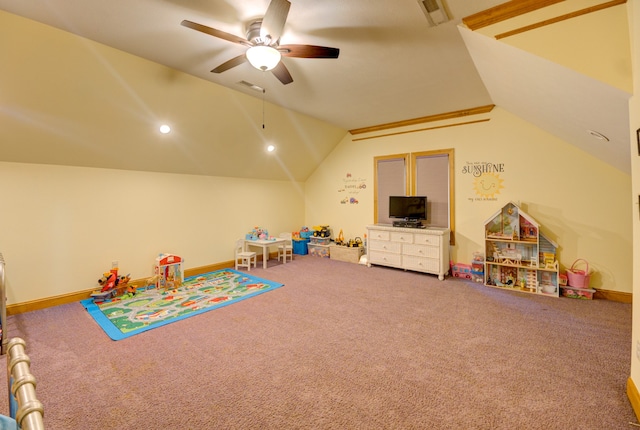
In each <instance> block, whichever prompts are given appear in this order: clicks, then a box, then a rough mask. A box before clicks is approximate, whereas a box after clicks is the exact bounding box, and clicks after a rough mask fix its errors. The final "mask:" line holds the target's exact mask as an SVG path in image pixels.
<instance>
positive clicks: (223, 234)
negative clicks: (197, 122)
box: [0, 162, 304, 304]
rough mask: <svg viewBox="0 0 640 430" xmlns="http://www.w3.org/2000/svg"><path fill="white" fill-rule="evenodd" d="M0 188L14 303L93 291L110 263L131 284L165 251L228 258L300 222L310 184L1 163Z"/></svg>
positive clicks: (198, 261)
mask: <svg viewBox="0 0 640 430" xmlns="http://www.w3.org/2000/svg"><path fill="white" fill-rule="evenodd" d="M0 183H1V184H2V210H0V252H2V253H3V255H4V259H5V261H6V275H7V276H6V283H7V299H8V300H7V301H8V303H9V304H12V303H23V302H26V301H30V300H36V299H41V298H46V297H53V296H57V295H62V294H65V293H71V292H77V291H82V290H87V289H90V288H94V287H96V286H97V280H98V278H99V277H100V276H101V275H102V273H103V272H105V271H108V270H109V269H110V268H111V262H112V261H114V260H118V261H119V262H120V271H121V273H123V274H126V273H131V276H132V277H133V278H134V279H137V278H144V277H147V276H151V275H152V274H153V272H152V270H153V264H154V260H155V258H156V256H157V255H158V254H159V253H162V252H167V253H173V254H177V255H180V256H182V257H183V258H184V259H185V267H186V268H190V267H199V266H204V265H208V264H212V263H218V262H223V261H230V260H232V259H233V243H234V241H235V239H237V238H240V237H244V234H245V233H246V232H247V231H248V230H250V229H251V228H252V227H253V226H254V225H260V226H264V227H266V228H268V229H269V230H270V233H271V234H274V235H277V234H279V233H281V232H284V231H292V230H295V229H298V228H299V227H300V223H301V222H302V220H303V218H304V204H303V193H304V184H301V183H295V182H287V181H263V180H248V179H238V178H220V177H206V176H196V175H178V174H161V173H147V172H135V171H124V170H109V169H94V168H78V167H64V166H49V165H37V164H20V163H3V162H0Z"/></svg>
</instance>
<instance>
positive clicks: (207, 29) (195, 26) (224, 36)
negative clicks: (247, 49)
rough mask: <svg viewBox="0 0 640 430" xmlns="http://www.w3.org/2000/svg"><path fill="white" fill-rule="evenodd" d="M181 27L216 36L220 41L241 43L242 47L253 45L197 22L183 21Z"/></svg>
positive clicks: (243, 39) (245, 40)
mask: <svg viewBox="0 0 640 430" xmlns="http://www.w3.org/2000/svg"><path fill="white" fill-rule="evenodd" d="M180 25H182V26H184V27H188V28H191V29H193V30H196V31H200V32H202V33H205V34H208V35H210V36H214V37H217V38H220V39H224V40H228V41H229V42H233V43H239V44H241V45H246V46H251V43H249V41H248V40H247V39H245V38H243V37H240V36H235V35H233V34H230V33H226V32H224V31H222V30H216V29H215V28H211V27H207V26H206V25H202V24H198V23H197V22H192V21H189V20H186V19H185V20H182V22H181V23H180Z"/></svg>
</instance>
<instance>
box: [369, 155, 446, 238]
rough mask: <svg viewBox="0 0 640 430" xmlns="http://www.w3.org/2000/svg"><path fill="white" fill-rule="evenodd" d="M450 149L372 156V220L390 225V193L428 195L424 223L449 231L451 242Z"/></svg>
mask: <svg viewBox="0 0 640 430" xmlns="http://www.w3.org/2000/svg"><path fill="white" fill-rule="evenodd" d="M453 179H454V167H453V149H444V150H438V151H425V152H415V153H408V154H396V155H386V156H381V157H375V158H374V206H373V207H374V216H373V218H374V222H375V223H381V224H390V223H391V222H392V220H391V219H390V218H389V196H393V195H400V196H404V195H407V196H408V195H414V196H427V217H428V220H427V221H426V225H427V226H430V227H444V228H448V229H449V230H451V235H450V244H451V245H454V219H455V217H454V201H455V199H454V185H453Z"/></svg>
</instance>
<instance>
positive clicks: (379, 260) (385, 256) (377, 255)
mask: <svg viewBox="0 0 640 430" xmlns="http://www.w3.org/2000/svg"><path fill="white" fill-rule="evenodd" d="M370 254H371V255H369V263H371V264H381V265H383V266H395V267H402V256H401V255H400V254H391V253H389V252H382V251H371V252H370Z"/></svg>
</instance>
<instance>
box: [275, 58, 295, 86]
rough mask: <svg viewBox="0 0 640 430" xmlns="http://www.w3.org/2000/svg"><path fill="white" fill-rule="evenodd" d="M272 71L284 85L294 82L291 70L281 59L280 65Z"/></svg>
mask: <svg viewBox="0 0 640 430" xmlns="http://www.w3.org/2000/svg"><path fill="white" fill-rule="evenodd" d="M271 73H273V74H274V75H275V77H276V78H278V80H279V81H280V82H282V84H283V85H287V84H290V83H291V82H293V78H292V77H291V73H289V70H287V66H285V65H284V63H283V62H282V61H280V62H279V63H278V65H277V66H276V67H275V68H274V69H272V70H271Z"/></svg>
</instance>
